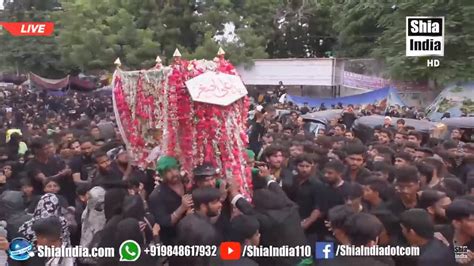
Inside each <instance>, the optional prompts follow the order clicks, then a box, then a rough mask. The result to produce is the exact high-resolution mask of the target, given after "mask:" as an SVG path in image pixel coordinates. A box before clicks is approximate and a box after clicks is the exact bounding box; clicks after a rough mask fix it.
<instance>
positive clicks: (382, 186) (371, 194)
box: [363, 177, 388, 211]
mask: <svg viewBox="0 0 474 266" xmlns="http://www.w3.org/2000/svg"><path fill="white" fill-rule="evenodd" d="M363 185H364V195H363V199H364V202H365V203H367V209H368V210H369V211H372V210H377V209H384V208H386V204H385V202H384V198H385V195H386V191H387V190H388V183H387V181H386V180H383V179H381V178H378V177H370V178H368V179H367V180H366V182H365V183H364V184H363Z"/></svg>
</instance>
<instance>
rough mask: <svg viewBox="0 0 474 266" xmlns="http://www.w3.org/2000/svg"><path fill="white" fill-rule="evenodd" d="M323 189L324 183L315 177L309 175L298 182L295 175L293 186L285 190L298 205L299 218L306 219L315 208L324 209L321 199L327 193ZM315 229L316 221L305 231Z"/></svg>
mask: <svg viewBox="0 0 474 266" xmlns="http://www.w3.org/2000/svg"><path fill="white" fill-rule="evenodd" d="M325 189H326V188H325V186H324V184H323V183H322V182H321V181H319V180H318V179H316V178H315V177H310V178H308V179H307V180H305V181H304V182H303V183H301V184H299V181H298V179H297V176H295V177H294V180H293V186H292V187H291V188H290V189H289V190H288V191H286V194H287V195H288V198H290V199H291V200H292V201H294V202H295V203H296V204H297V205H298V207H299V214H300V218H301V219H306V218H308V217H309V216H310V215H311V213H312V212H313V211H314V210H316V209H317V210H320V211H324V208H325V202H323V200H324V199H325V197H326V194H327V193H325ZM315 230H316V222H315V223H313V224H312V225H311V226H310V227H309V228H308V229H307V230H306V233H313V232H315Z"/></svg>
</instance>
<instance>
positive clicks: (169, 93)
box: [114, 56, 251, 198]
mask: <svg viewBox="0 0 474 266" xmlns="http://www.w3.org/2000/svg"><path fill="white" fill-rule="evenodd" d="M199 64H200V63H199V61H191V62H188V61H185V60H181V59H180V58H176V60H175V62H174V64H173V65H172V66H171V72H170V74H169V76H168V77H167V81H165V82H163V83H161V84H156V86H158V88H159V91H157V92H155V93H159V94H161V96H159V95H153V96H148V97H147V96H145V95H144V92H143V82H144V81H143V75H142V73H140V75H139V76H138V80H137V83H136V104H135V110H134V111H135V112H134V113H135V117H134V119H132V113H133V112H132V110H131V108H130V106H129V104H128V103H127V101H126V100H127V99H126V97H125V95H124V91H123V88H122V86H123V85H122V81H121V78H120V76H119V75H117V77H116V80H115V89H114V96H115V100H116V108H117V110H118V113H119V114H120V120H121V123H122V126H123V128H124V132H126V136H125V137H126V138H127V139H128V140H129V143H130V145H131V146H132V147H133V150H134V151H137V152H139V151H143V150H144V148H145V144H146V143H145V139H144V138H143V137H142V136H143V135H144V133H145V134H146V132H141V130H142V127H141V125H142V124H143V123H146V122H145V121H149V120H153V121H156V120H161V121H167V122H166V123H164V124H165V125H166V127H167V128H166V129H165V131H166V136H165V137H166V141H165V142H164V143H163V145H164V147H162V148H163V149H164V150H165V151H167V153H168V155H172V156H177V157H178V158H179V159H180V160H181V163H182V166H183V169H184V170H186V171H191V170H192V169H193V168H194V167H195V166H197V165H198V164H201V163H202V162H203V161H207V162H211V163H212V164H214V165H215V166H219V165H220V166H221V168H222V171H221V173H222V177H223V178H233V179H234V183H235V184H236V185H238V186H240V188H241V192H242V193H243V194H244V196H246V197H247V198H250V196H251V195H250V189H251V170H250V168H249V167H245V165H246V162H245V160H246V159H247V157H246V153H245V148H246V146H247V144H248V139H247V135H246V134H245V131H246V119H247V113H248V108H249V101H248V98H247V97H244V98H242V99H239V100H237V101H236V102H235V103H233V104H231V105H229V106H218V105H211V104H205V103H200V102H193V101H192V100H191V96H190V94H189V92H188V90H187V88H186V86H185V82H186V81H187V80H189V79H191V78H193V77H196V76H198V75H200V74H202V73H203V72H204V71H206V70H207V71H209V69H205V68H206V67H204V68H203V67H202V65H199ZM215 66H216V69H215V70H214V71H216V72H220V73H226V74H230V75H237V73H236V71H235V68H234V66H233V65H232V64H231V63H229V62H228V61H226V60H225V59H224V58H223V57H222V56H221V57H219V58H218V60H217V61H216V65H215ZM165 87H166V88H167V89H166V88H165ZM157 97H166V99H165V100H167V108H166V109H167V110H158V112H157V113H161V114H162V115H164V117H163V118H156V117H154V116H156V115H155V108H165V106H163V105H155V103H154V101H156V100H155V98H157ZM141 155H142V156H140V157H142V158H143V155H144V154H141Z"/></svg>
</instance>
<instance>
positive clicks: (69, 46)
mask: <svg viewBox="0 0 474 266" xmlns="http://www.w3.org/2000/svg"><path fill="white" fill-rule="evenodd" d="M115 4H116V3H114V1H112V0H105V1H89V0H79V1H74V2H68V3H66V4H65V6H64V9H65V15H64V16H63V18H62V19H61V20H60V22H61V23H60V24H61V33H60V37H59V41H60V44H61V54H62V58H63V61H64V64H65V65H66V66H67V67H68V68H70V69H74V68H79V69H80V70H81V71H87V70H98V69H111V68H112V67H113V62H114V60H115V58H116V57H120V58H121V60H122V62H123V64H124V67H130V68H145V67H151V66H153V64H154V58H155V57H156V55H157V54H158V52H159V47H160V46H159V44H158V43H157V42H156V41H155V40H153V32H152V31H151V30H149V29H139V28H137V27H136V21H135V17H134V16H133V15H132V14H130V13H129V12H128V10H127V9H125V8H124V7H122V6H120V5H115Z"/></svg>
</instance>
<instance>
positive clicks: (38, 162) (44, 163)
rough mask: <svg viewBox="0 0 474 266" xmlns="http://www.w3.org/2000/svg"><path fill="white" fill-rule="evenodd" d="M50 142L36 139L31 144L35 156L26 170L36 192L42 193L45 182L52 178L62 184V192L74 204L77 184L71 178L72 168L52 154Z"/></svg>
mask: <svg viewBox="0 0 474 266" xmlns="http://www.w3.org/2000/svg"><path fill="white" fill-rule="evenodd" d="M48 144H49V143H48V142H47V141H46V140H44V139H35V140H34V141H33V143H32V144H31V145H30V149H31V151H32V153H33V155H34V158H33V159H32V160H30V161H29V162H28V163H27V164H26V171H27V173H28V176H29V178H30V179H31V183H32V184H33V188H34V193H35V194H42V193H43V182H44V181H45V180H47V179H51V178H52V179H55V180H57V181H58V184H59V185H60V186H61V192H60V194H61V195H62V196H64V197H65V198H66V199H67V200H68V203H69V204H70V205H74V198H75V197H74V196H75V195H74V194H75V186H74V183H73V182H72V178H71V169H69V167H68V166H67V165H66V164H65V163H64V162H63V161H61V160H59V159H57V158H55V157H54V156H52V155H51V154H50V147H49V145H48Z"/></svg>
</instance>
